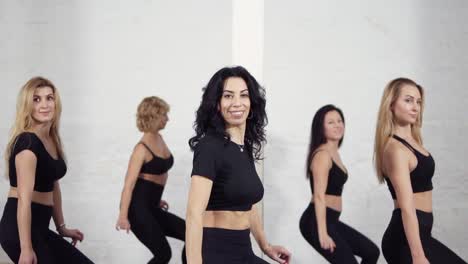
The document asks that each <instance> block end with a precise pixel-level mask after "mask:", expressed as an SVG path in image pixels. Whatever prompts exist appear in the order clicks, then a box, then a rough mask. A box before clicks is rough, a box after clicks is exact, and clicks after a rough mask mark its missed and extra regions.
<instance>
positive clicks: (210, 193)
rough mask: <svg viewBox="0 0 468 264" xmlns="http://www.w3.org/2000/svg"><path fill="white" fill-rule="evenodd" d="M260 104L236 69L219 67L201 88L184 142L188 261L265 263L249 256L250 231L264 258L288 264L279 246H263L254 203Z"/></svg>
mask: <svg viewBox="0 0 468 264" xmlns="http://www.w3.org/2000/svg"><path fill="white" fill-rule="evenodd" d="M265 104H266V101H265V93H264V90H263V88H262V87H261V86H260V85H259V84H258V82H257V81H256V80H255V78H254V77H253V76H252V75H250V73H249V72H248V71H247V70H246V69H244V68H243V67H240V66H238V67H226V68H222V69H221V70H219V71H218V72H216V73H215V74H214V75H213V77H212V78H211V79H210V81H209V82H208V85H207V86H206V87H205V88H204V93H203V97H202V101H201V104H200V107H199V108H198V110H197V114H196V121H195V123H194V128H195V132H196V135H195V136H194V137H193V138H191V139H190V141H189V145H190V148H191V149H192V150H193V151H194V158H193V169H192V179H191V185H190V193H189V199H188V206H187V222H186V225H187V232H186V241H187V259H188V261H189V263H192V264H200V263H202V262H203V263H204V264H210V263H224V264H234V263H267V262H265V261H264V260H262V259H260V258H259V257H257V256H255V255H254V253H253V251H252V246H251V243H250V236H249V234H250V232H252V234H253V236H254V237H255V240H256V241H257V243H258V245H259V246H260V248H261V249H262V251H263V252H264V253H265V254H266V255H268V256H269V257H270V258H272V259H274V260H275V261H277V262H279V263H288V261H289V257H290V253H289V252H288V251H287V250H286V249H285V248H283V247H281V246H273V245H270V244H269V243H268V242H267V240H266V237H265V233H264V231H263V226H262V223H261V221H260V215H259V212H258V208H257V205H256V204H257V203H258V202H260V200H261V199H262V197H263V191H264V190H263V185H262V182H261V181H260V178H259V177H258V175H257V172H256V170H255V161H258V160H260V159H261V158H262V153H261V151H262V143H265V130H264V128H265V125H266V124H267V116H266V112H265Z"/></svg>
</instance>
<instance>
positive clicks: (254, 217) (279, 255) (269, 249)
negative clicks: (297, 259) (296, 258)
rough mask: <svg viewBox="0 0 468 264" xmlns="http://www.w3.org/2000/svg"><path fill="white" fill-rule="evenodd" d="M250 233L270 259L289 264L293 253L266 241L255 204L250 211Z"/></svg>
mask: <svg viewBox="0 0 468 264" xmlns="http://www.w3.org/2000/svg"><path fill="white" fill-rule="evenodd" d="M249 220H250V231H251V232H252V235H253V237H254V238H255V240H256V241H257V244H258V245H259V246H260V249H261V250H262V251H263V253H265V254H266V255H267V256H268V257H270V258H271V259H273V260H274V261H276V262H278V263H282V264H287V263H288V262H289V258H290V257H291V253H289V251H288V250H287V249H285V248H284V247H282V246H277V245H270V244H269V243H268V241H267V239H266V236H265V232H264V229H263V224H262V221H261V218H260V214H259V212H258V206H257V205H256V204H255V205H253V207H252V210H250V219H249Z"/></svg>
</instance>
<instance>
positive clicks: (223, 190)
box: [192, 135, 264, 211]
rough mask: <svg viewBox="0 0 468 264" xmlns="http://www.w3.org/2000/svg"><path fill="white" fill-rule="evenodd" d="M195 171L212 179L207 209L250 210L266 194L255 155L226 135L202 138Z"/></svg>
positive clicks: (199, 143)
mask: <svg viewBox="0 0 468 264" xmlns="http://www.w3.org/2000/svg"><path fill="white" fill-rule="evenodd" d="M193 175H198V176H202V177H206V178H208V179H210V180H212V181H213V186H212V189H211V194H210V198H209V201H208V205H207V208H206V210H207V211H221V210H222V211H224V210H226V211H249V210H250V209H251V208H252V205H253V204H255V203H257V202H259V201H260V200H261V199H262V198H263V193H264V189H263V184H262V182H261V181H260V178H259V177H258V174H257V172H256V170H255V164H254V160H253V157H252V156H251V155H249V153H248V151H244V150H243V148H242V147H241V146H239V145H237V144H236V143H234V142H232V141H230V140H227V139H225V138H223V137H219V136H214V135H206V136H205V137H203V138H202V139H200V141H199V142H198V144H197V145H196V147H195V151H194V156H193V169H192V176H193Z"/></svg>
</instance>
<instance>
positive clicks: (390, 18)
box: [264, 0, 468, 263]
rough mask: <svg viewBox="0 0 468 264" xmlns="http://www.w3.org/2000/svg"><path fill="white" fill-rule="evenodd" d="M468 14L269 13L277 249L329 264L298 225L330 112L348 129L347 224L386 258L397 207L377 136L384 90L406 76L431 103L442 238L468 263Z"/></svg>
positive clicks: (270, 157) (444, 10) (270, 169)
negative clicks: (309, 160)
mask: <svg viewBox="0 0 468 264" xmlns="http://www.w3.org/2000/svg"><path fill="white" fill-rule="evenodd" d="M467 14H468V2H466V1H461V0H460V1H450V2H441V1H404V0H399V1H392V2H391V3H390V2H388V1H370V0H368V1H347V2H343V1H305V0H304V1H288V2H285V1H265V49H264V50H265V63H264V65H265V68H264V83H265V86H266V89H267V95H268V105H267V107H268V114H269V118H270V125H269V127H268V139H269V142H268V145H267V148H266V160H265V175H264V179H265V184H266V195H265V200H264V206H265V225H266V230H267V233H268V234H269V236H270V237H271V240H273V241H278V242H280V241H281V242H282V243H283V242H284V243H286V242H287V243H288V246H289V247H290V248H291V250H292V251H293V253H294V263H325V261H324V260H323V259H322V258H321V257H320V256H319V255H318V254H317V253H316V252H315V251H314V250H313V249H312V247H310V246H309V245H308V244H307V242H306V241H305V240H304V239H303V238H302V236H301V234H300V233H299V227H298V226H299V224H298V221H299V218H300V216H301V214H302V212H303V210H304V209H305V207H306V206H307V204H308V203H309V201H310V198H311V194H310V188H309V185H308V182H307V181H306V180H305V174H304V169H305V167H304V166H305V157H306V154H307V145H308V143H309V133H310V126H311V122H312V118H313V115H314V113H315V111H316V110H317V109H318V108H319V107H321V106H322V105H325V104H327V103H333V104H336V105H337V106H338V107H341V108H342V109H343V111H344V114H345V119H346V121H347V127H346V135H345V140H344V144H343V146H342V149H341V154H342V157H343V160H344V162H345V165H346V166H347V168H348V170H349V172H350V178H349V181H348V183H347V185H346V188H345V191H344V194H343V197H344V212H343V215H342V219H343V220H344V221H345V222H347V223H349V224H350V225H351V226H353V227H355V228H357V229H358V230H360V231H362V232H363V233H364V234H367V235H368V236H369V237H370V238H371V239H372V240H373V241H374V242H375V243H377V244H378V245H379V247H380V243H381V237H382V234H383V232H384V230H385V228H386V225H387V223H388V221H389V218H390V214H391V208H392V203H391V198H390V194H389V193H388V191H387V189H386V186H383V185H382V186H378V184H377V181H376V177H375V173H374V172H373V168H372V148H373V137H374V136H373V134H374V128H375V124H376V113H377V109H378V105H379V101H380V97H381V95H382V91H383V88H384V86H385V84H386V82H388V81H389V80H390V79H392V78H395V77H398V76H408V77H410V78H414V79H415V80H416V81H418V82H420V83H421V84H422V85H423V86H424V87H426V91H427V110H426V112H425V116H424V131H423V136H424V139H425V146H426V147H427V148H428V149H429V150H430V151H431V153H432V154H433V156H434V157H435V159H436V164H437V165H436V166H437V168H436V175H435V178H434V185H435V189H434V212H435V213H434V215H435V227H434V230H433V233H434V235H435V237H437V238H439V239H440V240H441V241H443V242H445V243H446V245H448V246H449V247H451V248H452V249H454V250H456V252H457V253H459V254H460V255H461V256H462V257H463V258H464V259H468V253H467V251H466V245H467V244H468V230H467V229H466V228H465V226H466V222H467V220H468V210H467V209H468V204H467V203H466V201H467V198H468V192H467V189H468V180H467V179H468V178H467V177H466V176H467V174H468V169H467V168H466V167H465V166H464V164H465V163H466V157H465V155H464V153H465V152H466V150H467V149H468V143H467V141H466V140H465V138H464V136H465V134H466V133H465V131H466V130H467V128H468V116H467V115H466V111H465V109H464V107H465V106H466V103H467V102H468V91H467V89H466V83H468V77H467V75H466V72H467V71H468V55H467V53H466V47H467V46H468V28H467V26H466V25H468V16H467ZM380 263H385V261H384V259H383V257H382V256H381V258H380Z"/></svg>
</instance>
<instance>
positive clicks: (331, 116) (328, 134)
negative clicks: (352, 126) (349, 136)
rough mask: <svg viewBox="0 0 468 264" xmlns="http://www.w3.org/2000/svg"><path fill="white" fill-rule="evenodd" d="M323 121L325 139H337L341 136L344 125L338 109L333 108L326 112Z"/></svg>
mask: <svg viewBox="0 0 468 264" xmlns="http://www.w3.org/2000/svg"><path fill="white" fill-rule="evenodd" d="M323 123H324V124H323V128H324V130H325V131H324V132H325V138H326V139H327V141H328V140H331V141H339V140H340V139H342V138H343V135H344V129H345V125H344V122H343V119H342V118H341V115H340V113H338V111H335V110H333V111H330V112H328V113H326V114H325V118H324V120H323Z"/></svg>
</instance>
